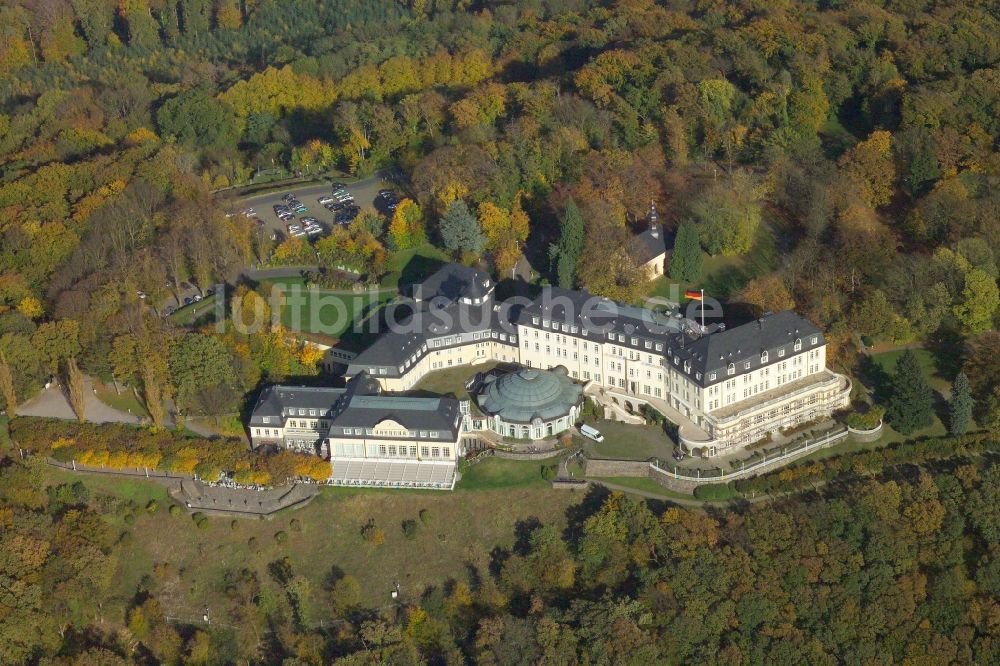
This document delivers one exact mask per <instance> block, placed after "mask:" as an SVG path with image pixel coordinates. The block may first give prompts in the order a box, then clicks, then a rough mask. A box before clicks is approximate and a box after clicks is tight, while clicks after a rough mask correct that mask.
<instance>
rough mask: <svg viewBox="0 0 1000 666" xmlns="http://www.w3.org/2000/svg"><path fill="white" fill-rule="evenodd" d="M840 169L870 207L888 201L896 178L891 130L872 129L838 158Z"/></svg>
mask: <svg viewBox="0 0 1000 666" xmlns="http://www.w3.org/2000/svg"><path fill="white" fill-rule="evenodd" d="M840 169H841V173H842V174H843V175H844V178H846V179H847V181H848V183H850V185H851V186H852V187H853V188H855V190H856V191H857V194H858V195H859V196H860V197H861V199H862V201H863V202H864V203H865V204H866V205H868V206H869V207H870V208H878V207H879V206H884V205H886V204H888V203H889V201H890V200H891V199H892V192H893V185H894V183H895V180H896V166H895V163H894V162H893V159H892V134H891V133H889V132H887V131H885V130H877V131H875V132H872V133H871V134H870V135H869V136H868V138H867V139H865V140H864V141H861V142H860V143H858V144H857V145H855V146H854V147H853V148H851V149H850V150H849V151H847V152H846V153H845V154H844V155H843V157H841V158H840Z"/></svg>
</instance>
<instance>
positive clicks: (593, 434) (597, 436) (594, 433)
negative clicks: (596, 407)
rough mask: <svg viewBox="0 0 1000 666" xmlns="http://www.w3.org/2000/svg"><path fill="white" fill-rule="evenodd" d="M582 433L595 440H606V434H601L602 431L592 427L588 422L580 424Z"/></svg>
mask: <svg viewBox="0 0 1000 666" xmlns="http://www.w3.org/2000/svg"><path fill="white" fill-rule="evenodd" d="M580 434H581V435H583V436H584V437H588V438H590V439H592V440H594V441H595V442H603V441H604V435H602V434H601V431H600V430H598V429H597V428H592V427H590V426H589V425H587V424H583V425H582V426H580Z"/></svg>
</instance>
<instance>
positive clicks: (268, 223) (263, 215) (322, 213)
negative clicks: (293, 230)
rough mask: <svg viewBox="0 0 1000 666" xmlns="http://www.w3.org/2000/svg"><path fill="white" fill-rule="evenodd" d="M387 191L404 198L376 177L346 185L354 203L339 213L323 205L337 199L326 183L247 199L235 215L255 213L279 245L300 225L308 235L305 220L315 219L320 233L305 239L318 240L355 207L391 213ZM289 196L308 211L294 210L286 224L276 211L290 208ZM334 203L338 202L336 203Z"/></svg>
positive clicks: (388, 184)
mask: <svg viewBox="0 0 1000 666" xmlns="http://www.w3.org/2000/svg"><path fill="white" fill-rule="evenodd" d="M386 189H389V190H393V191H395V192H396V194H397V195H398V197H399V198H402V197H403V196H404V193H402V192H401V191H400V189H399V187H398V186H396V185H395V184H393V183H391V182H388V181H386V180H384V179H383V178H381V177H379V176H372V177H370V178H366V179H364V180H359V181H357V182H355V183H347V184H345V186H344V188H343V190H344V191H346V192H347V193H348V194H349V195H350V196H351V197H352V198H353V201H350V202H347V205H346V206H345V207H344V209H341V210H338V211H332V210H328V209H327V208H325V207H324V205H323V204H321V203H320V202H319V200H320V199H321V198H323V197H333V187H332V186H331V185H330V184H327V183H324V184H321V185H320V184H315V185H306V186H302V187H292V188H287V189H282V190H276V191H274V192H269V193H267V194H258V195H253V196H250V197H246V198H243V199H240V200H238V201H237V202H236V203H235V204H234V208H235V211H234V212H235V213H236V214H240V213H242V212H243V211H246V210H250V209H252V210H253V216H254V217H256V218H257V219H259V220H260V221H261V223H262V224H263V225H264V227H265V228H266V229H267V230H268V231H269V232H270V233H271V234H273V236H274V238H275V240H277V241H278V242H281V241H284V240H286V239H287V238H288V237H289V235H290V232H289V229H288V227H289V225H296V226H298V227H299V229H302V230H303V231H304V230H305V223H304V222H303V220H304V219H305V218H313V219H315V220H316V221H317V226H318V227H319V229H320V231H318V232H314V233H312V234H309V233H305V234H303V236H302V237H303V238H310V239H312V240H315V239H317V238H321V237H322V236H324V235H325V234H327V233H329V231H330V229H332V228H333V227H334V226H336V225H337V224H338V223H337V221H336V220H337V216H338V215H344V214H345V213H347V212H348V207H349V206H352V205H353V206H354V207H356V209H360V210H366V209H375V210H377V211H380V212H382V213H384V214H385V213H388V212H389V211H387V210H386V205H385V204H386V200H385V199H384V198H382V197H380V196H379V191H380V190H386ZM287 196H292V197H294V198H295V201H297V202H299V203H301V204H302V206H304V207H305V210H302V209H301V208H300V209H299V210H298V211H293V210H290V211H289V212H290V213H291V216H286V217H285V219H284V220H283V219H281V218H279V216H278V215H277V214H276V213H275V207H276V206H287V205H288V201H287V200H284V199H283V197H287ZM334 202H336V199H335V200H334ZM341 219H342V223H343V222H346V219H345V218H341Z"/></svg>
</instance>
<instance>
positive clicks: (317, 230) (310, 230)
mask: <svg viewBox="0 0 1000 666" xmlns="http://www.w3.org/2000/svg"><path fill="white" fill-rule="evenodd" d="M304 229H305V232H306V234H308V235H309V236H315V235H317V234H321V233H323V227H321V226H319V225H318V224H307V225H306V226H305V228H304Z"/></svg>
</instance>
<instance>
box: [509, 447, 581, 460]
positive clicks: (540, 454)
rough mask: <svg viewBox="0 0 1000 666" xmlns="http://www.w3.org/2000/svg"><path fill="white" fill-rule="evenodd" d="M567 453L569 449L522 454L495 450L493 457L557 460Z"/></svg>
mask: <svg viewBox="0 0 1000 666" xmlns="http://www.w3.org/2000/svg"><path fill="white" fill-rule="evenodd" d="M566 451H567V449H550V450H548V451H535V452H533V453H528V452H524V453H521V452H514V451H501V450H500V449H494V450H493V456H494V457H496V458H505V459H506V460H548V459H549V458H555V457H556V456H558V455H559V454H560V453H565V452H566Z"/></svg>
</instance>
